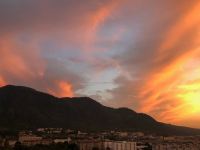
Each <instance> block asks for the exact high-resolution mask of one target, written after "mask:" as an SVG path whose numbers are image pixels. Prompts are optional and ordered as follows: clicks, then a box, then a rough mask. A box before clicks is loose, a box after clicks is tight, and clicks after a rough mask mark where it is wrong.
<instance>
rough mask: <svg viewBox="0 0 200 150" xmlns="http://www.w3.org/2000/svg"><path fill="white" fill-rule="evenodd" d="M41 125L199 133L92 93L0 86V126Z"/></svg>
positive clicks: (181, 133) (183, 133) (146, 131)
mask: <svg viewBox="0 0 200 150" xmlns="http://www.w3.org/2000/svg"><path fill="white" fill-rule="evenodd" d="M42 127H59V128H70V129H77V130H83V131H105V130H121V131H142V132H145V133H155V134H159V135H197V134H198V135H200V130H199V129H192V128H187V127H180V126H174V125H169V124H164V123H161V122H158V121H156V120H155V119H153V118H152V117H150V116H148V115H146V114H143V113H136V112H135V111H133V110H130V109H128V108H118V109H114V108H110V107H106V106H103V105H102V104H100V103H98V102H96V101H95V100H93V99H91V98H89V97H74V98H57V97H54V96H52V95H49V94H46V93H43V92H39V91H36V90H34V89H32V88H28V87H23V86H13V85H7V86H4V87H1V88H0V130H1V129H8V130H9V129H12V130H13V129H15V130H21V129H22V130H23V129H36V128H42Z"/></svg>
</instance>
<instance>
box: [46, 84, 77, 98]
mask: <svg viewBox="0 0 200 150" xmlns="http://www.w3.org/2000/svg"><path fill="white" fill-rule="evenodd" d="M48 92H49V93H50V94H52V95H55V96H57V97H73V96H74V91H73V86H72V84H70V83H69V82H65V81H59V82H57V88H56V89H48Z"/></svg>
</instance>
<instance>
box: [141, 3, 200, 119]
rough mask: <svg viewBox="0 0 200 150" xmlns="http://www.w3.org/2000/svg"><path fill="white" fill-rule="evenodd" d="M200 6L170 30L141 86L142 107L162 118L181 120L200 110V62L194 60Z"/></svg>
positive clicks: (199, 49) (197, 53)
mask: <svg viewBox="0 0 200 150" xmlns="http://www.w3.org/2000/svg"><path fill="white" fill-rule="evenodd" d="M199 10H200V3H199V2H198V3H196V4H195V5H194V7H193V8H192V9H190V11H189V12H188V13H186V14H185V15H183V16H182V17H181V19H180V20H179V21H178V22H176V23H175V25H173V27H172V28H171V29H170V30H169V32H168V33H167V35H166V39H165V40H164V41H163V42H162V43H161V45H160V46H159V48H158V51H157V52H158V53H157V59H156V60H155V61H154V63H155V64H156V67H155V68H153V69H152V70H151V71H150V72H149V74H148V76H147V77H146V79H145V81H147V82H145V83H144V85H143V86H142V88H141V89H140V93H139V98H140V100H141V102H140V104H141V105H140V111H143V112H147V113H150V114H152V115H153V116H155V117H157V118H158V120H161V121H164V122H170V123H180V122H183V120H185V119H187V118H188V117H192V116H193V115H196V114H197V113H200V109H199V108H200V101H199V97H200V95H199V94H198V93H199V91H200V86H199V85H200V84H199V82H196V81H197V80H199V79H200V77H199V76H194V72H195V71H196V70H197V68H198V66H199V64H200V63H199V62H197V63H196V64H191V62H192V61H195V60H198V59H199V56H200V47H199V44H200V39H199V37H198V36H197V35H196V32H195V30H196V31H198V32H200V28H199V23H200V15H199ZM194 29H195V30H194ZM188 35H189V36H188ZM187 36H188V37H187ZM184 42H188V45H186V44H187V43H184ZM183 45H185V46H183ZM188 66H193V67H192V68H189V67H188ZM191 81H195V82H194V83H192V84H190V82H191ZM197 91H198V92H197Z"/></svg>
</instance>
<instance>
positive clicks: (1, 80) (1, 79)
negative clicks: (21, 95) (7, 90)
mask: <svg viewBox="0 0 200 150" xmlns="http://www.w3.org/2000/svg"><path fill="white" fill-rule="evenodd" d="M4 85H6V81H5V80H4V79H3V78H2V77H1V76H0V86H4Z"/></svg>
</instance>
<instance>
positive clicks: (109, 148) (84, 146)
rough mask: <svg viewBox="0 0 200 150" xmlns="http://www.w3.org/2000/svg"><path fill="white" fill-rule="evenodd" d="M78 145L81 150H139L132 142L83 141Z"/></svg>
mask: <svg viewBox="0 0 200 150" xmlns="http://www.w3.org/2000/svg"><path fill="white" fill-rule="evenodd" d="M78 145H79V148H80V150H93V149H97V150H137V145H136V142H132V141H130V142H128V141H81V142H79V143H78Z"/></svg>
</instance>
